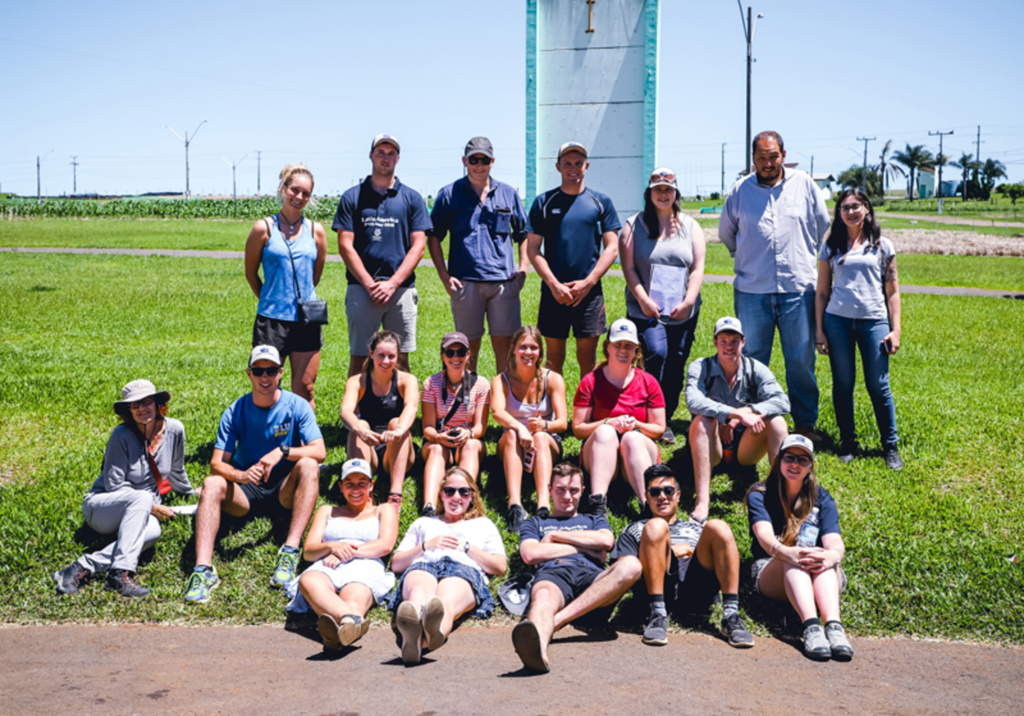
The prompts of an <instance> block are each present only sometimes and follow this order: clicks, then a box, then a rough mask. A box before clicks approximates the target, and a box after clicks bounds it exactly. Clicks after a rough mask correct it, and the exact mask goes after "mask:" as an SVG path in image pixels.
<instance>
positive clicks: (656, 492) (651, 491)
mask: <svg viewBox="0 0 1024 716" xmlns="http://www.w3.org/2000/svg"><path fill="white" fill-rule="evenodd" d="M676 489H677V488H675V487H648V488H647V494H648V495H650V496H651V497H661V495H662V494H663V493H664V495H665V497H672V495H674V494H676Z"/></svg>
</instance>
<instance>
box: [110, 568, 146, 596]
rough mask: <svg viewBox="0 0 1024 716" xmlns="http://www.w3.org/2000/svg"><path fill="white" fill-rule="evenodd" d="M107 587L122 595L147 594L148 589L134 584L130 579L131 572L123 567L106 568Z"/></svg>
mask: <svg viewBox="0 0 1024 716" xmlns="http://www.w3.org/2000/svg"><path fill="white" fill-rule="evenodd" d="M107 589H109V590H111V591H113V592H117V593H118V594H120V595H121V596H122V597H148V596H149V590H148V589H146V588H145V587H140V586H139V585H138V584H136V583H135V580H134V579H132V573H131V572H129V571H128V570H125V569H108V570H107Z"/></svg>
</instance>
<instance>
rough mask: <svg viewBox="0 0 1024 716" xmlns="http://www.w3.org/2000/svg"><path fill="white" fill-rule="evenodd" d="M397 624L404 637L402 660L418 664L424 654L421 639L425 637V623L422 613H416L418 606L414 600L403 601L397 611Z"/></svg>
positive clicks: (400, 634)
mask: <svg viewBox="0 0 1024 716" xmlns="http://www.w3.org/2000/svg"><path fill="white" fill-rule="evenodd" d="M395 626H396V627H397V629H398V634H399V636H401V638H402V644H401V649H402V662H403V663H405V664H418V663H420V657H421V656H422V655H423V651H422V645H421V644H420V640H421V639H422V637H423V624H422V623H421V622H420V615H419V614H417V613H416V607H414V606H413V605H412V602H402V603H401V604H399V605H398V610H397V611H396V612H395Z"/></svg>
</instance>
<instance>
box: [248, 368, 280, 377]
mask: <svg viewBox="0 0 1024 716" xmlns="http://www.w3.org/2000/svg"><path fill="white" fill-rule="evenodd" d="M249 372H250V373H252V374H253V375H254V376H256V377H257V378H259V377H260V376H262V375H263V374H264V373H266V374H267V375H269V376H270V377H271V378H273V377H274V376H275V375H277V374H278V373H280V372H281V369H280V368H279V367H278V366H276V365H275V366H271V367H270V368H250V369H249Z"/></svg>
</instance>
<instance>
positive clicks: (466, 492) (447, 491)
mask: <svg viewBox="0 0 1024 716" xmlns="http://www.w3.org/2000/svg"><path fill="white" fill-rule="evenodd" d="M441 489H442V490H443V491H444V496H445V497H455V493H456V492H457V493H459V497H469V496H470V495H472V494H473V491H472V490H470V489H469V488H468V487H442V488H441Z"/></svg>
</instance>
